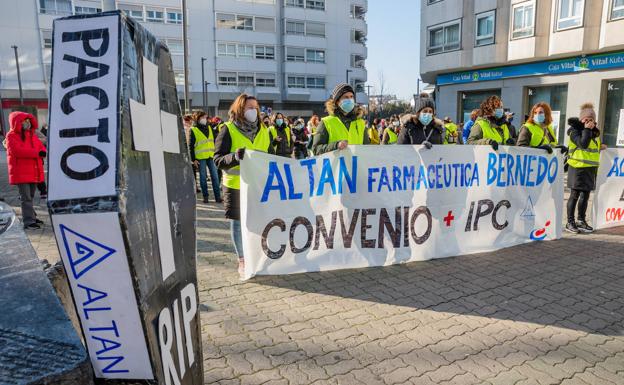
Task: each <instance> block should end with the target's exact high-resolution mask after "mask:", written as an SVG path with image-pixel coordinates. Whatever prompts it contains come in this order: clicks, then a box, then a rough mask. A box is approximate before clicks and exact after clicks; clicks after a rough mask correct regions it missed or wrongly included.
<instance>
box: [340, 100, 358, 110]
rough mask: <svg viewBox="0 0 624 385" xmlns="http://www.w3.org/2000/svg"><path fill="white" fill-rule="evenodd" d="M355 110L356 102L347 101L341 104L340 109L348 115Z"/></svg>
mask: <svg viewBox="0 0 624 385" xmlns="http://www.w3.org/2000/svg"><path fill="white" fill-rule="evenodd" d="M354 108H355V100H353V99H345V100H343V101H342V102H340V109H341V110H343V111H344V112H345V113H347V114H348V113H350V112H351V111H353V109H354Z"/></svg>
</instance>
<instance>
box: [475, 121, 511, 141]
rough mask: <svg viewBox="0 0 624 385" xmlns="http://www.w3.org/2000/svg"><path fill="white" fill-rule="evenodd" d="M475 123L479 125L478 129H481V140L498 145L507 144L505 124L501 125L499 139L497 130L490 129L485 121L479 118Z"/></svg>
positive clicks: (507, 136)
mask: <svg viewBox="0 0 624 385" xmlns="http://www.w3.org/2000/svg"><path fill="white" fill-rule="evenodd" d="M477 123H478V124H479V127H481V131H482V132H483V139H492V140H494V141H496V142H498V144H505V143H507V140H508V139H509V128H508V127H507V125H506V124H503V125H502V126H501V128H502V129H503V137H502V138H501V135H500V133H499V132H498V130H497V129H495V128H494V127H492V126H491V125H490V122H488V120H487V119H483V118H479V119H477V121H476V122H475V124H477Z"/></svg>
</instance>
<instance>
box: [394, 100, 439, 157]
mask: <svg viewBox="0 0 624 385" xmlns="http://www.w3.org/2000/svg"><path fill="white" fill-rule="evenodd" d="M414 112H415V114H412V115H406V116H405V117H404V119H405V120H404V121H403V129H402V130H401V132H400V133H399V137H398V139H397V143H398V144H412V145H413V144H422V145H424V146H425V147H427V148H428V149H430V148H431V147H433V145H434V144H444V136H445V130H444V124H443V123H442V121H441V120H439V119H437V118H435V102H434V101H433V99H431V98H430V97H429V95H427V94H422V95H420V96H419V97H418V98H417V99H416V101H415V104H414Z"/></svg>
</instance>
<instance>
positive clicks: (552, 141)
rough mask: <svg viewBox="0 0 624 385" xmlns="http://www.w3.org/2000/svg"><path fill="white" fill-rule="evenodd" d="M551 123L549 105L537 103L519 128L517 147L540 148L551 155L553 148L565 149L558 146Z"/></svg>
mask: <svg viewBox="0 0 624 385" xmlns="http://www.w3.org/2000/svg"><path fill="white" fill-rule="evenodd" d="M552 123H553V121H552V109H551V108H550V105H549V104H548V103H544V102H540V103H537V104H536V105H534V106H533V108H532V109H531V113H530V114H529V118H528V119H527V121H526V122H525V123H524V124H523V125H522V127H520V133H519V134H518V143H517V145H518V146H522V147H534V148H541V149H542V150H546V151H547V152H548V153H549V154H552V152H553V150H552V149H553V147H557V148H562V149H565V147H563V146H558V144H557V136H556V134H555V130H554V128H553V124H552ZM563 152H565V151H563Z"/></svg>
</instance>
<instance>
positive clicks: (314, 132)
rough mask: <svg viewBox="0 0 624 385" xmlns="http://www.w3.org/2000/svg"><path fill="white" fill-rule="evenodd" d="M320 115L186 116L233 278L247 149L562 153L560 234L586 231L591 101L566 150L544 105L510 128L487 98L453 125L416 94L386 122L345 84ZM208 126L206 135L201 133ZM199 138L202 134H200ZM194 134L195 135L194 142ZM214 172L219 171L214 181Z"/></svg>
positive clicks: (248, 103)
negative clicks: (220, 209) (230, 251)
mask: <svg viewBox="0 0 624 385" xmlns="http://www.w3.org/2000/svg"><path fill="white" fill-rule="evenodd" d="M325 111H326V116H324V117H322V118H319V116H318V115H313V116H312V117H310V118H309V119H308V120H307V123H306V121H305V120H304V119H303V118H301V117H289V116H286V115H285V114H283V113H281V112H276V113H273V114H270V115H269V114H264V113H262V112H261V111H260V106H259V103H258V101H257V99H256V98H255V97H253V96H251V95H247V94H242V95H240V96H239V97H238V98H237V99H236V100H235V101H234V102H233V103H232V106H231V108H230V110H229V117H228V119H227V121H225V122H223V121H221V119H219V118H216V117H214V118H212V119H208V117H207V116H206V115H205V114H204V113H203V112H202V113H196V114H195V115H193V116H188V117H187V118H186V120H185V121H186V122H187V123H188V124H187V135H188V136H189V143H190V150H191V157H192V159H193V160H194V161H195V162H194V163H195V165H196V166H197V167H199V174H200V185H201V192H202V194H203V197H204V202H207V201H208V189H207V187H206V186H207V183H206V181H205V178H206V175H207V173H206V172H205V170H203V169H204V168H205V167H206V166H204V162H201V161H200V162H199V163H198V162H197V161H196V160H197V159H198V154H200V153H201V151H202V148H201V146H199V147H198V143H200V144H201V143H205V142H204V141H206V140H208V141H209V142H210V143H213V145H214V147H213V150H212V151H213V152H210V153H209V156H211V157H214V161H212V159H211V161H207V162H205V164H206V165H207V167H208V168H209V169H210V170H211V172H210V175H211V181H212V183H213V184H212V186H213V191H214V195H215V200H216V201H217V202H220V201H221V199H220V194H219V193H218V186H219V185H221V188H222V192H223V197H224V203H225V216H226V218H227V219H229V220H230V222H231V236H232V241H233V243H234V247H235V250H236V254H237V255H238V258H239V259H238V261H239V262H238V263H239V273H241V274H242V273H243V271H244V263H245V259H244V252H243V247H242V234H241V223H240V190H239V189H240V179H239V177H240V161H241V160H242V159H243V158H244V156H245V150H246V149H253V150H256V151H263V152H267V153H270V154H274V155H277V156H282V157H289V158H295V159H303V158H306V157H311V156H316V155H321V154H324V153H328V152H331V151H340V150H344V149H346V148H347V146H349V145H401V144H409V145H423V146H425V147H426V148H427V149H433V148H434V147H435V146H439V145H443V146H444V145H458V144H469V145H486V146H490V147H491V148H492V149H493V150H494V151H498V148H499V146H501V145H505V146H525V147H534V148H537V149H541V150H544V151H546V152H548V153H552V152H553V151H555V150H557V151H561V152H562V153H563V154H566V160H565V162H566V168H567V169H568V182H567V183H568V187H569V188H570V189H571V195H570V199H569V200H568V205H567V211H568V213H567V216H568V221H567V224H566V227H565V228H566V230H567V231H568V232H571V233H575V234H579V233H587V232H592V231H593V229H592V227H591V226H590V225H589V224H588V223H587V217H586V213H587V204H588V202H589V195H590V192H591V191H593V190H594V189H595V187H596V175H597V170H598V164H599V155H600V150H601V149H604V148H605V146H604V145H603V144H601V142H600V131H599V129H598V127H597V125H596V113H595V111H594V107H593V105H592V104H591V103H586V104H584V105H583V106H581V109H580V111H579V116H578V118H570V119H569V120H568V124H569V128H568V130H567V134H568V136H569V138H570V139H569V142H566V143H568V145H569V148H568V147H565V146H563V145H561V144H559V143H558V141H557V135H556V133H555V129H554V126H553V116H552V110H551V108H550V106H549V105H548V104H547V103H537V104H536V105H535V106H533V107H532V109H531V111H530V113H529V114H528V115H525V117H524V120H523V121H522V122H521V124H519V128H518V129H516V126H515V125H514V124H513V121H514V117H515V114H514V113H512V112H509V111H506V110H505V108H504V104H503V101H502V100H501V99H500V98H499V97H497V96H491V97H488V98H487V99H486V100H484V101H483V102H482V103H481V105H480V107H479V108H478V109H476V110H474V111H472V113H471V114H470V120H469V121H467V122H462V123H459V124H457V123H455V122H453V121H452V120H451V119H450V118H449V117H444V118H440V117H438V115H437V113H436V105H435V101H434V100H433V98H431V97H430V96H429V95H427V94H421V95H419V97H418V98H416V100H415V103H414V107H413V108H412V111H410V112H409V113H405V114H401V115H395V116H390V117H388V118H386V119H375V120H373V121H372V122H367V121H366V120H365V109H364V108H363V107H362V106H361V105H359V104H358V103H357V101H356V93H355V91H354V90H353V88H352V87H351V86H350V85H348V84H339V85H337V86H336V87H335V89H334V90H333V92H332V94H331V96H330V98H329V99H328V100H327V102H326V103H325ZM206 125H207V126H209V127H210V129H208V128H206ZM200 132H203V135H199V134H200ZM194 135H196V137H194ZM214 166H216V168H218V169H219V171H220V172H221V173H222V178H221V179H217V178H219V176H215V174H217V173H216V172H215V171H214Z"/></svg>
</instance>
